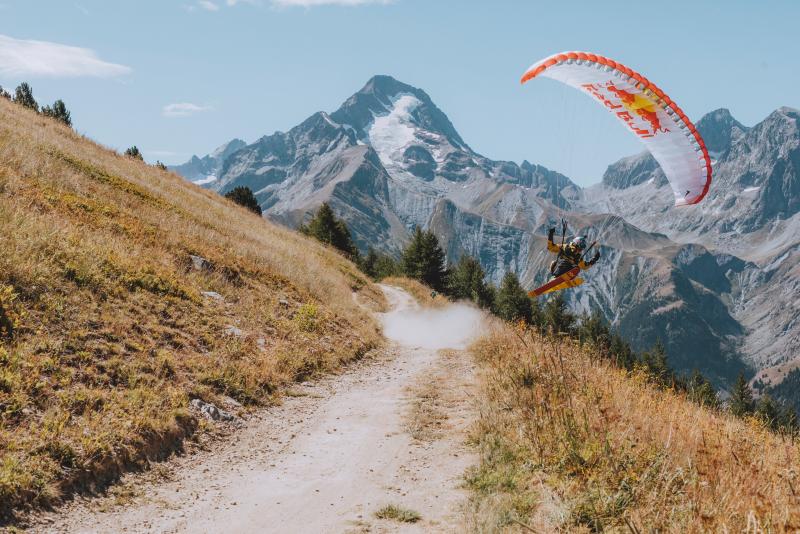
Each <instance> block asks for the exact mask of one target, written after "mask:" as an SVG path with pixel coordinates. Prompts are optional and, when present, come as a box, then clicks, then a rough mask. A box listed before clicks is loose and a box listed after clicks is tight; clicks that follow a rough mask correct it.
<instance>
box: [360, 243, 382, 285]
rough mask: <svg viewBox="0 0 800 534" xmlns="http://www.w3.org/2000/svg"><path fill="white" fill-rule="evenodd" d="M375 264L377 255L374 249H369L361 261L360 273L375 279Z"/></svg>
mask: <svg viewBox="0 0 800 534" xmlns="http://www.w3.org/2000/svg"><path fill="white" fill-rule="evenodd" d="M377 263H378V254H377V253H376V252H375V249H374V248H372V247H369V249H367V255H366V256H364V257H363V258H362V260H361V265H360V267H361V271H362V272H363V273H364V274H366V275H367V276H369V277H370V278H372V279H377V274H378V272H377Z"/></svg>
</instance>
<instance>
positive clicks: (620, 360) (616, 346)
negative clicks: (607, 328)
mask: <svg viewBox="0 0 800 534" xmlns="http://www.w3.org/2000/svg"><path fill="white" fill-rule="evenodd" d="M608 352H609V354H610V355H611V358H612V359H613V360H614V363H615V364H616V365H617V367H621V368H622V369H627V370H629V371H630V370H631V369H633V367H634V365H635V364H636V356H635V355H634V353H633V350H631V346H630V344H628V342H627V341H625V340H624V339H623V338H622V336H620V335H619V334H614V335H613V336H611V347H610V348H609V350H608Z"/></svg>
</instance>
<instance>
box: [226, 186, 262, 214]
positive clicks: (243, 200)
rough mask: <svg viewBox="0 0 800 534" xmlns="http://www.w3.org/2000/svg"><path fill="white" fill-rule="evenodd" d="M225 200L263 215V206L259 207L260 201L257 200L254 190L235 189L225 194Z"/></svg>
mask: <svg viewBox="0 0 800 534" xmlns="http://www.w3.org/2000/svg"><path fill="white" fill-rule="evenodd" d="M225 198H227V199H229V200H233V201H234V202H236V203H237V204H239V205H240V206H244V207H245V208H247V209H249V210H250V211H252V212H253V213H255V214H256V215H259V216H260V215H261V206H259V205H258V199H256V196H255V195H254V194H253V190H252V189H250V188H249V187H245V186H238V187H234V188H233V189H231V190H230V191H228V192H227V193H225Z"/></svg>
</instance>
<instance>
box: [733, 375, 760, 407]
mask: <svg viewBox="0 0 800 534" xmlns="http://www.w3.org/2000/svg"><path fill="white" fill-rule="evenodd" d="M754 408H755V404H754V402H753V391H752V390H751V389H750V386H749V385H748V384H747V380H745V378H744V375H743V374H742V373H739V377H738V378H737V379H736V384H734V386H733V391H732V392H731V400H730V409H731V413H732V414H733V415H735V416H737V417H744V416H746V415H750V414H752V413H753V409H754Z"/></svg>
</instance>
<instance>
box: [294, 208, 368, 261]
mask: <svg viewBox="0 0 800 534" xmlns="http://www.w3.org/2000/svg"><path fill="white" fill-rule="evenodd" d="M299 230H300V231H301V232H302V233H304V234H306V235H310V236H311V237H313V238H315V239H317V240H318V241H321V242H323V243H326V244H328V245H331V246H332V247H334V248H336V249H338V250H340V251H341V252H343V253H344V254H345V255H347V256H348V257H349V258H351V259H353V260H358V259H359V254H358V249H357V248H356V246H355V243H353V239H352V237H350V230H349V229H348V228H347V225H346V224H345V223H344V221H342V220H339V219H337V218H336V215H335V214H334V213H333V209H331V206H330V204H328V203H327V202H323V203H322V205H321V206H320V207H319V209H318V210H317V213H316V214H314V217H312V219H311V220H310V221H309V222H308V224H307V225H303V226H301V227H300V228H299Z"/></svg>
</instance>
